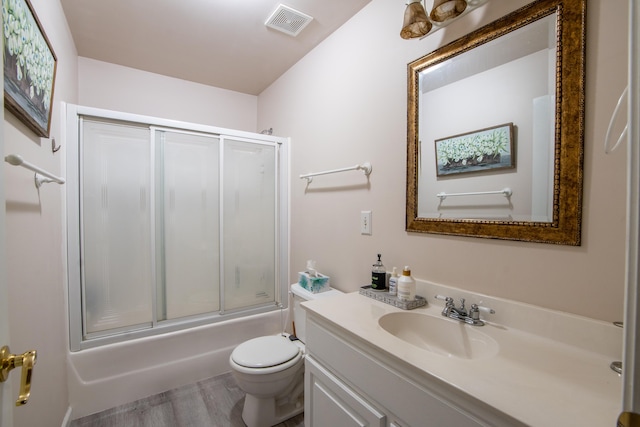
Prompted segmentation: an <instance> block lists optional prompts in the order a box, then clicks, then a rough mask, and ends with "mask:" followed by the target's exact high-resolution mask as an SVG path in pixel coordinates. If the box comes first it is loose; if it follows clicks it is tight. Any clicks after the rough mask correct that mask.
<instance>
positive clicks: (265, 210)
mask: <svg viewBox="0 0 640 427" xmlns="http://www.w3.org/2000/svg"><path fill="white" fill-rule="evenodd" d="M66 120H67V126H66V130H67V135H68V138H67V144H66V147H67V177H68V186H67V194H66V197H67V218H68V222H67V237H68V238H67V245H68V247H67V254H68V255H67V256H68V260H67V262H68V275H69V278H68V279H69V280H68V283H69V324H70V334H69V337H70V343H69V344H70V350H71V351H70V354H69V365H70V369H69V388H70V401H71V406H72V408H73V415H72V416H73V418H77V417H80V416H83V415H87V414H90V413H94V412H97V411H99V410H103V409H107V408H109V407H113V406H115V405H118V404H121V403H126V402H128V401H132V400H135V399H138V398H141V397H144V396H148V395H150V394H154V393H157V392H161V391H164V390H167V389H169V388H173V387H176V386H179V385H182V384H186V383H189V382H193V381H197V380H199V379H203V378H206V377H209V376H212V375H217V374H219V373H222V372H227V371H228V358H229V355H230V353H231V350H233V348H234V347H235V346H237V345H238V344H240V343H241V342H243V341H245V340H247V339H250V338H252V337H255V336H259V335H266V334H273V333H277V332H278V331H280V330H282V328H283V322H282V320H281V314H280V313H279V311H278V309H279V308H280V309H282V308H285V307H287V305H288V299H287V292H288V286H287V285H286V283H287V282H288V280H287V275H288V247H287V242H288V236H287V233H288V226H287V224H288V217H287V215H288V205H287V204H288V195H287V194H288V193H287V192H288V184H287V182H288V163H289V161H288V142H289V141H288V139H287V138H280V137H274V136H271V135H266V134H254V133H249V132H241V131H234V130H229V129H222V128H215V127H210V126H203V125H195V124H190V123H184V122H176V121H169V120H164V119H158V118H154V117H148V116H139V115H131V114H124V113H118V112H113V111H106V110H98V109H94V108H88V107H81V106H76V105H66ZM283 284H284V285H283Z"/></svg>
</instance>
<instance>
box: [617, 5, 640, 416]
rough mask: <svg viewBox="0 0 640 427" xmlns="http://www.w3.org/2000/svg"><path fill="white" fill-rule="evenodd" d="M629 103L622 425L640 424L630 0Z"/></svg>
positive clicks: (636, 108)
mask: <svg viewBox="0 0 640 427" xmlns="http://www.w3.org/2000/svg"><path fill="white" fill-rule="evenodd" d="M629 16H630V20H629V104H628V107H629V108H628V116H627V124H628V126H629V129H628V132H629V133H628V135H627V138H628V148H627V150H628V151H627V153H628V156H629V160H628V162H629V163H628V164H629V173H628V178H629V182H628V184H627V185H628V188H627V191H628V192H629V193H628V197H627V198H628V200H629V202H630V203H629V206H628V207H627V215H628V217H629V218H628V230H627V231H628V235H629V240H628V242H627V257H628V258H627V289H626V295H625V299H626V313H625V319H624V330H625V340H624V341H625V349H624V355H623V363H622V373H623V384H624V387H623V401H622V409H623V411H624V412H627V413H632V414H635V415H634V417H637V418H634V420H633V421H631V419H629V420H625V422H621V423H620V424H619V425H624V426H631V425H637V424H635V422H638V418H640V415H638V414H640V337H638V335H637V333H638V331H639V329H640V324H639V323H638V322H639V320H638V314H639V313H640V206H639V203H640V196H639V191H640V165H638V161H639V159H640V120H638V114H639V113H640V55H638V53H637V49H638V47H639V46H640V28H638V25H640V5H639V4H638V2H636V1H634V0H629Z"/></svg>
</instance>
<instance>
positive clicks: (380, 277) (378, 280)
mask: <svg viewBox="0 0 640 427" xmlns="http://www.w3.org/2000/svg"><path fill="white" fill-rule="evenodd" d="M380 258H382V255H381V254H378V261H376V263H375V264H373V269H372V270H371V289H373V290H374V291H384V290H385V289H386V288H387V270H385V268H384V265H383V264H382V260H381V259H380Z"/></svg>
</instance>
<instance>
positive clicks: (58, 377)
mask: <svg viewBox="0 0 640 427" xmlns="http://www.w3.org/2000/svg"><path fill="white" fill-rule="evenodd" d="M31 4H32V5H33V7H34V8H35V10H36V13H37V15H38V18H39V19H40V22H41V24H42V26H43V27H44V31H45V33H46V34H47V37H48V38H49V41H50V42H51V45H52V46H53V49H54V51H55V53H56V55H57V58H58V66H57V75H56V80H55V91H54V100H53V101H54V104H53V117H52V124H51V137H53V138H55V139H56V142H57V143H61V142H62V140H63V138H62V129H61V126H60V120H61V108H60V102H61V101H66V102H77V87H76V80H77V66H76V60H77V54H76V50H75V46H74V44H73V40H72V39H71V35H70V33H69V30H68V28H67V24H66V19H65V17H64V14H63V12H62V7H61V6H60V2H57V1H51V0H31ZM4 138H5V146H4V152H5V154H9V153H15V154H19V155H22V156H23V157H24V158H25V160H27V161H29V162H31V163H34V164H36V165H38V166H40V167H42V168H44V169H46V170H48V171H51V172H52V173H54V174H56V175H62V176H64V173H63V172H62V171H63V170H64V168H63V166H62V159H63V158H64V156H65V154H64V153H65V147H64V146H63V147H62V149H61V150H60V151H58V152H57V153H56V154H53V153H52V150H51V142H50V141H49V140H48V139H43V138H38V137H36V136H35V135H34V134H33V132H31V131H30V130H28V129H27V128H26V127H25V126H24V125H23V124H22V123H21V122H20V121H19V120H18V119H17V118H16V117H15V116H13V115H12V114H11V113H9V112H8V111H6V110H5V121H4ZM3 165H4V167H3V169H4V170H3V173H4V178H5V180H4V182H5V195H6V241H5V243H6V255H7V260H6V266H7V271H6V275H7V283H8V287H9V296H8V298H9V304H8V305H9V321H10V325H9V332H10V335H11V347H10V348H11V350H12V351H13V352H14V353H18V352H20V353H22V352H24V351H27V350H30V349H35V350H37V352H38V359H37V363H36V366H35V369H34V373H33V378H32V380H33V381H32V388H31V398H30V399H29V402H28V403H27V405H26V406H23V407H19V408H14V416H13V418H14V426H16V427H22V426H25V427H27V426H29V427H30V426H42V427H48V426H60V425H61V422H62V420H63V418H64V416H65V413H66V411H67V406H68V399H67V375H66V357H67V348H68V345H67V324H66V306H65V293H66V285H65V283H64V271H65V265H64V263H63V259H64V254H63V245H62V241H63V205H62V192H63V191H64V186H60V185H58V184H46V185H44V186H43V187H41V188H40V191H39V192H38V190H36V188H35V186H34V182H33V173H32V172H29V171H28V170H26V169H24V168H18V167H14V166H10V165H9V164H7V163H5V162H3ZM19 378H20V373H19V372H17V373H14V374H13V375H11V381H13V390H14V392H15V393H17V392H18V390H19V388H18V384H19ZM15 398H17V394H16V396H15V397H14V399H15Z"/></svg>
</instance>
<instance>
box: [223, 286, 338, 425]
mask: <svg viewBox="0 0 640 427" xmlns="http://www.w3.org/2000/svg"><path fill="white" fill-rule="evenodd" d="M341 293H342V292H340V291H338V290H337V289H330V290H328V291H325V292H321V293H317V294H314V293H311V292H309V291H307V290H305V289H303V288H302V287H301V286H300V285H298V284H297V283H294V284H293V285H291V294H292V297H293V304H292V306H293V322H294V327H295V333H296V337H297V338H298V339H297V340H296V339H294V340H291V339H290V338H289V335H287V334H284V335H283V334H278V335H268V336H263V337H258V338H253V339H250V340H248V341H245V342H243V343H242V344H240V345H239V346H237V347H236V348H235V349H234V350H233V352H232V353H231V356H230V357H229V364H230V365H231V372H232V373H233V376H234V378H235V379H236V381H237V382H238V386H239V387H240V388H241V389H242V391H244V392H245V393H246V396H245V400H244V407H243V409H242V420H243V421H244V422H245V424H246V425H247V427H271V426H274V425H276V424H279V423H281V422H283V421H285V420H287V419H289V418H291V417H294V416H296V415H298V414H300V413H302V411H303V410H304V393H303V392H304V355H305V347H304V342H305V340H306V335H305V327H306V321H305V320H306V314H305V311H304V309H303V308H302V307H300V304H301V303H302V302H305V301H310V300H313V299H318V298H327V297H331V296H335V295H337V294H341Z"/></svg>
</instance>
